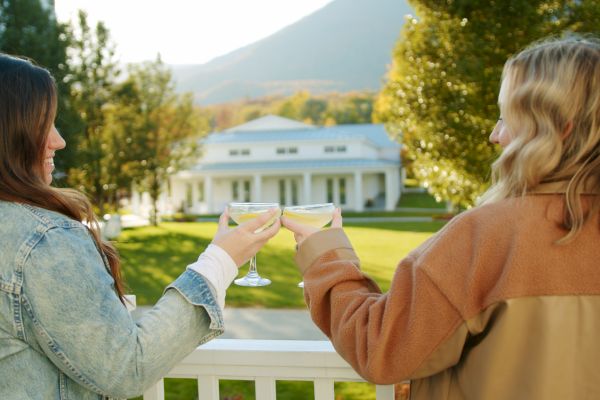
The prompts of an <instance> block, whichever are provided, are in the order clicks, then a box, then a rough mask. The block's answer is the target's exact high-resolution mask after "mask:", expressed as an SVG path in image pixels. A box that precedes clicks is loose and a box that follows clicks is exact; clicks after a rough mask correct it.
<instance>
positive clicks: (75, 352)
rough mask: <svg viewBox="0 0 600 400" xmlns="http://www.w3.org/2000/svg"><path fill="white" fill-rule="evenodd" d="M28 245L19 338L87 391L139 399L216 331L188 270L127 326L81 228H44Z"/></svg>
mask: <svg viewBox="0 0 600 400" xmlns="http://www.w3.org/2000/svg"><path fill="white" fill-rule="evenodd" d="M32 240H34V241H35V242H36V243H35V245H34V246H32V250H31V252H30V253H29V254H28V256H27V259H26V261H25V268H24V280H23V288H22V301H21V303H22V307H23V308H24V310H23V311H24V312H23V315H24V317H25V318H27V319H29V320H30V321H28V322H29V323H30V324H31V325H32V326H33V329H32V331H33V332H34V333H33V335H32V336H33V337H28V338H26V339H27V341H28V342H30V343H31V345H32V346H33V347H35V348H39V349H40V350H41V351H43V353H45V355H46V356H47V357H48V358H49V359H50V360H51V361H52V362H53V363H54V364H55V365H56V366H57V367H58V368H59V369H60V370H62V371H63V372H64V373H66V374H67V375H68V376H69V377H70V378H72V379H73V380H75V381H76V382H78V383H79V384H81V385H83V386H85V387H86V388H88V389H89V390H92V391H94V392H97V393H99V394H103V395H107V396H111V397H120V398H122V397H134V396H137V395H140V394H141V393H143V391H144V390H145V389H146V388H147V387H149V386H150V385H152V384H153V383H155V382H156V381H157V380H158V379H160V378H161V377H162V376H164V375H165V374H166V373H167V372H168V371H169V370H170V369H172V367H173V366H174V365H175V364H176V363H178V362H179V361H180V360H181V359H183V358H184V357H185V356H186V355H187V354H188V353H190V352H191V351H192V350H194V348H196V347H197V346H198V345H200V344H201V343H203V342H205V341H207V340H209V339H211V338H213V337H215V336H217V335H219V334H220V333H222V332H223V323H222V315H221V311H220V309H219V307H218V306H217V304H216V301H215V298H214V296H213V293H212V290H211V288H210V286H209V285H208V284H207V283H206V282H205V280H204V279H203V278H202V276H201V275H199V274H198V273H196V272H194V271H191V270H187V271H185V272H184V273H183V274H182V275H181V276H179V278H177V280H176V281H175V282H173V283H172V284H171V285H169V286H168V288H167V289H166V290H165V293H164V295H163V296H162V297H161V298H160V299H159V301H158V302H157V304H156V305H155V306H154V307H153V308H152V309H151V310H149V311H147V312H145V313H144V315H143V317H142V318H141V319H139V320H138V321H134V320H133V319H132V317H131V315H130V314H129V313H128V312H127V310H126V308H125V307H124V306H123V305H122V304H121V302H120V301H119V299H118V297H117V295H116V294H115V292H114V289H113V288H114V281H113V279H112V277H111V276H110V275H109V274H108V272H107V270H106V267H105V265H104V263H103V260H102V257H101V256H100V254H99V252H98V250H97V249H96V246H95V244H94V242H93V240H92V239H91V237H90V236H89V234H88V232H87V230H86V229H85V228H83V227H81V228H71V229H65V228H52V229H50V230H48V231H46V232H43V233H40V234H39V235H38V236H37V237H35V238H34V239H32ZM148 278H149V279H151V276H148Z"/></svg>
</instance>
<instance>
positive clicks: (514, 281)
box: [282, 36, 600, 400]
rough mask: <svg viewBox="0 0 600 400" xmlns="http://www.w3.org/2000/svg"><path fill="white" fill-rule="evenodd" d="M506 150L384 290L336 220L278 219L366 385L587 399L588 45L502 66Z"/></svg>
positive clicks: (593, 110)
mask: <svg viewBox="0 0 600 400" xmlns="http://www.w3.org/2000/svg"><path fill="white" fill-rule="evenodd" d="M498 101H499V106H500V111H501V115H500V119H499V121H498V123H497V124H496V127H495V128H494V131H493V132H492V134H491V136H490V140H491V141H492V142H493V143H497V144H499V145H500V146H502V148H503V151H502V154H501V155H500V157H499V158H498V160H497V161H496V162H495V163H494V164H493V182H492V186H491V187H490V189H489V190H488V191H487V192H486V193H485V194H484V196H483V198H482V201H481V204H480V205H478V206H477V207H474V208H473V209H471V210H468V211H466V212H464V213H462V214H460V215H458V216H457V217H455V218H454V219H453V220H451V221H450V222H449V223H448V224H447V225H446V226H445V227H444V228H443V229H442V230H440V231H439V232H438V233H437V234H436V235H434V236H432V237H431V238H430V239H429V240H427V241H426V242H425V243H423V244H422V245H421V246H419V247H418V248H417V249H416V250H414V251H413V252H411V253H410V254H409V255H408V256H407V257H406V258H405V259H403V260H402V261H401V262H400V264H399V266H398V268H397V270H396V273H395V275H394V277H393V280H392V283H391V286H390V289H389V291H388V292H387V293H381V291H380V290H379V288H378V286H377V285H376V284H375V283H374V282H373V281H372V280H371V279H369V278H368V277H367V276H366V275H364V274H363V273H361V271H360V268H359V266H360V262H359V260H358V257H357V256H356V254H355V253H354V250H353V249H352V245H351V243H350V241H349V240H348V238H347V237H346V236H345V234H344V232H343V230H342V229H341V224H342V220H341V216H340V214H339V212H338V214H336V216H335V217H334V220H333V223H332V224H333V227H334V228H333V229H328V230H324V231H320V232H316V231H315V230H314V229H310V228H307V227H306V226H303V225H299V224H296V223H294V222H293V221H291V220H286V219H285V218H283V219H282V222H283V225H284V226H286V227H287V228H289V229H290V230H292V231H294V233H295V237H296V240H297V241H298V243H299V246H298V253H297V255H296V261H297V263H298V265H299V267H300V269H301V271H302V273H303V275H304V285H305V286H304V294H305V298H306V301H307V304H308V306H309V308H310V312H311V315H312V318H313V320H314V321H315V323H316V324H317V325H318V326H319V327H320V328H321V329H322V330H323V332H325V334H327V336H329V337H330V338H331V340H332V342H333V344H334V346H335V348H336V350H337V351H338V352H339V353H340V354H341V355H342V356H343V357H344V358H345V359H346V360H347V361H348V362H349V363H350V364H351V365H352V366H353V367H354V368H355V369H356V370H357V372H358V373H360V374H361V375H362V376H363V377H365V378H366V379H367V380H369V381H372V382H375V383H382V384H389V383H398V382H401V381H404V380H407V379H410V380H411V398H412V399H428V400H429V399H452V400H458V399H461V400H462V399H473V400H481V399H485V400H493V399H527V400H535V399H539V400H542V399H544V400H545V399H597V398H600V379H599V378H600V372H599V371H600V369H598V365H597V364H598V360H600V341H598V333H599V332H600V213H599V210H600V41H598V40H596V39H593V38H584V37H576V36H573V37H569V38H565V39H560V40H547V41H544V42H541V43H536V44H534V45H532V46H531V47H529V48H527V49H525V50H524V51H522V52H520V53H519V54H517V55H515V56H514V57H512V58H511V59H509V60H508V62H507V63H506V64H505V68H504V73H503V79H502V86H501V90H500V95H499V98H498Z"/></svg>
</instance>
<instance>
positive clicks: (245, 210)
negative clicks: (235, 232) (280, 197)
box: [227, 203, 281, 286]
mask: <svg viewBox="0 0 600 400" xmlns="http://www.w3.org/2000/svg"><path fill="white" fill-rule="evenodd" d="M273 208H276V209H277V211H278V212H277V213H276V214H275V215H274V216H273V217H271V218H270V219H269V221H267V223H266V224H264V225H263V226H262V227H260V228H258V229H257V230H255V231H254V233H258V232H260V231H262V230H263V229H265V228H266V227H268V226H270V225H272V224H273V223H274V222H275V221H276V220H277V218H279V216H280V215H281V209H280V208H279V203H229V205H228V206H227V210H228V214H229V217H230V218H231V219H232V220H233V221H234V222H235V223H236V224H238V225H241V224H243V223H245V222H248V221H252V220H253V219H255V218H258V217H259V216H260V215H261V214H264V213H266V212H268V211H269V210H272V209H273ZM233 282H234V283H235V284H236V285H240V286H266V285H269V284H270V283H271V280H269V279H267V278H263V277H261V276H260V275H259V274H258V271H257V268H256V255H254V256H253V257H252V258H250V268H249V269H248V273H247V274H246V276H244V277H242V278H239V279H236V280H234V281H233Z"/></svg>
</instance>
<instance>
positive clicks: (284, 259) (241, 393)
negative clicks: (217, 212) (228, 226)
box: [116, 221, 445, 400]
mask: <svg viewBox="0 0 600 400" xmlns="http://www.w3.org/2000/svg"><path fill="white" fill-rule="evenodd" d="M444 223H445V222H443V221H435V222H421V223H417V222H411V223H392V222H378V223H371V224H364V223H356V224H349V223H348V224H345V226H344V229H345V231H346V233H347V234H348V236H349V237H350V240H351V241H352V243H353V244H354V246H355V249H356V252H357V253H358V255H359V257H360V258H361V260H362V269H363V271H365V272H366V273H367V274H369V275H370V276H371V277H372V278H373V279H375V281H377V282H378V283H379V285H380V286H381V288H382V289H383V290H384V291H385V290H387V289H388V288H389V284H390V280H391V278H392V276H393V273H394V270H395V269H396V265H397V263H398V261H399V260H400V259H402V258H403V257H404V256H405V255H406V254H408V252H409V251H411V250H412V249H414V248H415V247H417V246H418V245H419V244H420V243H422V242H423V241H424V240H425V239H427V238H428V237H429V236H431V235H432V234H433V233H434V232H436V231H437V230H439V229H440V228H441V227H442V226H443V225H444ZM216 229H217V224H216V223H214V222H186V223H176V222H167V223H163V224H161V225H160V226H158V227H141V228H135V229H126V230H124V231H123V233H122V234H121V236H120V237H119V240H118V242H116V245H117V248H118V249H119V252H120V254H121V258H122V263H123V272H124V275H125V278H126V280H127V283H128V285H129V288H130V292H131V293H134V294H136V295H137V302H138V305H151V304H154V303H155V302H156V301H157V300H158V298H159V297H160V296H161V294H162V291H163V289H164V287H165V286H166V285H168V284H169V283H171V282H172V281H173V280H174V279H175V278H176V277H177V276H178V275H179V274H180V273H181V272H182V271H183V270H184V268H185V266H186V265H187V264H189V263H191V262H193V261H195V260H196V259H197V257H198V255H199V254H200V253H201V252H202V251H203V250H204V249H205V248H206V246H208V244H209V243H210V241H211V239H212V236H213V235H214V233H215V231H216ZM294 245H295V242H294V239H293V236H292V234H291V233H290V232H289V231H287V230H286V229H284V228H282V229H281V231H280V232H279V233H278V234H277V235H276V236H275V237H274V238H273V239H272V240H271V241H270V242H269V243H268V244H267V245H266V246H265V247H264V248H263V249H262V250H261V251H260V252H259V254H258V267H259V272H260V273H261V274H262V275H263V276H265V277H268V278H270V279H271V280H272V281H273V283H272V284H271V285H270V286H267V287H263V288H246V287H238V286H235V285H231V287H230V288H229V289H228V292H227V305H228V306H230V307H266V308H304V307H305V304H304V300H303V297H302V290H301V289H298V288H297V287H296V284H297V283H298V282H299V281H300V279H301V278H300V274H299V273H298V271H297V269H296V266H295V265H294V263H293V254H294ZM246 271H247V266H244V267H242V268H241V269H240V274H244V273H246ZM165 392H166V398H167V399H168V400H195V399H196V398H197V393H198V392H197V382H196V381H195V380H190V379H166V380H165ZM335 393H336V400H375V387H374V385H371V384H368V383H350V382H338V383H336V384H335ZM220 394H221V400H256V399H255V396H254V383H253V382H249V381H221V382H220ZM277 397H278V398H280V399H285V400H305V399H311V398H313V397H314V390H313V385H312V382H295V381H278V382H277Z"/></svg>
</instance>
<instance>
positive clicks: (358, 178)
mask: <svg viewBox="0 0 600 400" xmlns="http://www.w3.org/2000/svg"><path fill="white" fill-rule="evenodd" d="M362 178H363V177H362V172H361V171H354V210H355V211H358V212H360V211H363V210H364V204H365V196H364V194H363V182H362V180H363V179H362Z"/></svg>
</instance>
